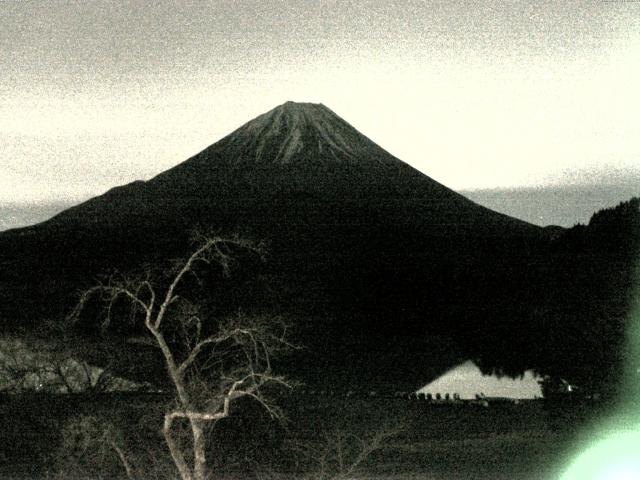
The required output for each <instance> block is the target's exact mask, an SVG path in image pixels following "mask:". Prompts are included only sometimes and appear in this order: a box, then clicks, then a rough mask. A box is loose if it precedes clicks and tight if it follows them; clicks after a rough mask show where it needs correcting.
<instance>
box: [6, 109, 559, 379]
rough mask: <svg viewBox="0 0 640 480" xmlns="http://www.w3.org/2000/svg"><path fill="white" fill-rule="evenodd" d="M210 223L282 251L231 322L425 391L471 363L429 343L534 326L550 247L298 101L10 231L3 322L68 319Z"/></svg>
mask: <svg viewBox="0 0 640 480" xmlns="http://www.w3.org/2000/svg"><path fill="white" fill-rule="evenodd" d="M196 226H200V227H204V228H208V229H210V228H213V229H216V230H217V231H219V232H240V233H241V234H243V235H246V236H250V237H253V238H256V239H262V240H266V241H267V242H268V244H269V255H268V262H267V264H266V266H264V267H256V266H252V267H251V270H250V272H251V273H248V274H246V275H245V276H244V277H242V276H240V278H238V279H235V280H233V282H235V283H233V282H232V283H233V285H232V286H231V287H229V292H228V294H226V296H225V298H224V301H223V300H220V301H219V302H218V304H217V306H216V308H217V310H216V311H217V312H218V313H224V312H225V311H230V310H233V309H234V308H238V307H242V308H246V309H252V310H270V311H276V312H282V313H284V314H286V315H288V316H290V317H291V318H293V319H294V321H295V323H296V325H297V327H298V330H297V331H298V335H299V341H300V343H302V344H303V345H305V346H306V347H307V348H306V350H305V351H304V353H303V354H300V356H299V358H297V359H296V361H295V362H294V364H293V366H290V367H291V368H292V369H293V370H294V373H296V374H298V375H299V376H302V377H304V378H305V379H306V380H307V381H316V382H321V383H322V382H329V383H332V384H335V383H339V382H344V383H349V384H351V383H353V382H360V383H364V384H370V383H381V384H384V383H390V382H391V383H394V382H395V383H397V384H405V385H411V386H412V387H414V386H415V387H418V386H420V385H423V384H424V383H426V382H427V381H428V380H430V376H431V375H432V373H429V372H432V371H435V370H441V369H442V366H443V365H444V366H448V365H451V364H453V363H454V362H455V361H457V360H458V359H459V358H460V357H461V356H463V355H464V352H461V351H459V350H458V349H457V348H456V347H455V342H454V343H453V344H451V345H452V346H450V347H447V348H444V349H443V348H442V346H443V345H449V343H447V342H446V341H440V340H436V341H432V340H430V339H440V338H442V337H443V336H445V337H453V338H456V339H457V343H461V344H465V343H466V342H464V341H462V342H461V341H460V340H465V339H466V340H468V339H469V338H473V337H474V336H476V337H477V336H478V335H482V332H486V331H487V328H491V329H493V330H496V331H500V329H501V328H507V327H506V326H508V328H510V329H513V328H514V318H516V319H520V321H521V322H523V328H524V326H525V323H526V322H527V321H528V320H527V315H526V314H524V313H523V312H526V311H527V310H528V309H530V308H533V307H534V306H535V305H536V303H539V301H540V299H539V298H536V295H537V294H538V293H539V292H538V290H536V288H531V287H532V283H531V282H532V279H534V280H535V282H537V283H536V285H543V284H544V283H545V279H544V274H543V273H541V271H542V270H541V268H542V269H543V267H544V265H545V262H546V261H547V259H548V258H547V256H546V255H547V253H546V252H547V247H548V244H549V242H550V236H551V235H550V234H549V232H548V231H547V230H545V229H543V228H540V227H537V226H533V225H531V224H528V223H526V222H522V221H520V220H517V219H514V218H511V217H508V216H506V215H503V214H499V213H497V212H493V211H491V210H489V209H486V208H484V207H481V206H479V205H477V204H475V203H473V202H471V201H470V200H468V199H466V198H464V197H463V196H461V195H459V194H457V193H455V192H453V191H452V190H450V189H448V188H446V187H444V186H443V185H441V184H439V183H438V182H436V181H435V180H433V179H431V178H429V177H427V176H426V175H423V174H422V173H420V172H418V171H417V170H415V169H413V168H411V167H410V166H408V165H407V164H405V163H403V162H401V161H400V160H398V159H397V158H395V157H393V156H392V155H391V154H389V153H388V152H386V151H385V150H383V149H382V148H380V147H379V146H377V145H376V144H375V143H373V142H372V141H371V140H369V139H368V138H366V137H365V136H363V135H361V134H360V133H358V132H357V130H355V129H354V128H353V127H351V126H350V125H349V124H348V123H346V122H345V121H344V120H342V119H341V118H339V117H338V116H337V115H335V114H334V113H333V112H331V111H330V110H329V109H327V108H326V107H324V106H322V105H314V104H295V103H291V102H288V103H286V104H284V105H281V106H279V107H277V108H275V109H273V110H271V111H270V112H267V113H265V114H264V115H261V116H259V117H257V118H256V119H254V120H252V121H250V122H249V123H247V124H245V125H244V126H242V127H240V128H239V129H237V130H236V131H234V132H232V133H231V134H229V135H228V136H227V137H225V138H223V139H222V140H220V141H219V142H217V143H215V144H213V145H212V146H210V147H208V148H207V149H205V150H203V151H202V152H200V153H199V154H197V155H195V156H194V157H192V158H190V159H188V160H186V161H185V162H183V163H181V164H179V165H177V166H176V167H174V168H172V169H170V170H168V171H166V172H163V173H161V174H160V175H158V176H156V177H155V178H152V179H151V180H149V181H147V182H134V183H131V184H129V185H125V186H122V187H117V188H114V189H112V190H111V191H109V192H107V193H106V194H104V195H102V196H99V197H96V198H93V199H91V200H89V201H87V202H85V203H83V204H81V205H78V206H76V207H73V208H71V209H68V210H66V211H64V212H62V213H61V214H59V215H57V216H56V217H54V218H52V219H51V220H49V221H47V222H44V223H42V224H39V225H37V226H34V227H29V228H26V229H20V230H14V231H10V232H5V233H3V234H0V247H1V253H0V255H1V257H0V261H1V262H2V266H3V270H2V273H0V287H1V289H2V290H1V291H2V292H3V294H4V301H3V303H2V305H1V306H0V308H1V309H2V311H1V312H0V313H1V314H2V318H3V319H5V322H7V319H15V322H14V323H16V322H20V323H22V324H26V325H31V326H34V325H37V323H38V322H39V321H40V320H41V319H42V318H45V317H51V316H54V317H55V316H58V317H60V316H62V315H64V313H65V312H66V311H68V309H69V308H70V306H71V304H72V303H73V301H74V298H75V297H74V294H75V292H76V291H77V289H78V288H82V287H86V286H88V285H90V284H91V283H92V282H94V281H95V280H94V279H95V276H96V275H98V274H99V273H101V272H105V271H108V270H110V269H113V268H116V269H118V270H120V271H128V270H132V269H135V268H138V267H140V266H141V265H143V264H149V263H151V264H162V262H164V261H166V260H167V259H170V258H175V257H176V256H179V255H181V254H184V253H185V252H186V251H187V249H188V239H189V235H190V232H191V230H192V229H193V228H194V227H196ZM558 234H559V233H558V232H555V233H554V235H556V236H557V235H558ZM532 272H534V273H532ZM242 288H249V290H250V291H251V292H252V293H251V295H246V294H244V295H243V294H241V293H240V291H241V289H242ZM540 288H542V287H540ZM532 292H537V293H536V294H533V293H532ZM34 300H35V301H34ZM502 326H504V327H502ZM503 333H505V332H503ZM505 335H506V334H505ZM425 350H427V351H428V352H429V353H427V354H425ZM327 372H330V373H327Z"/></svg>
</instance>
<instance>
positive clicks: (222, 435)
mask: <svg viewBox="0 0 640 480" xmlns="http://www.w3.org/2000/svg"><path fill="white" fill-rule="evenodd" d="M167 401H168V398H167V396H164V395H157V394H155V395H153V394H110V395H99V396H86V395H47V394H33V395H20V396H17V395H5V396H2V397H0V419H1V420H0V421H1V422H2V424H1V428H2V443H1V445H0V458H2V463H0V465H2V466H1V467H0V477H1V478H15V479H31V478H38V479H40V478H42V479H46V478H49V479H51V478H114V479H117V478H123V479H124V478H127V475H126V471H125V469H124V468H123V465H122V463H121V462H120V461H119V459H118V458H117V455H116V453H115V452H114V451H112V450H111V449H108V448H107V449H101V448H100V447H99V445H97V444H96V443H95V442H94V443H91V442H89V441H87V439H86V437H83V435H82V434H80V433H79V431H78V430H74V429H73V428H72V427H73V425H76V426H77V425H78V421H79V419H83V418H85V419H86V418H94V419H99V421H100V422H104V423H107V422H108V423H111V424H112V425H113V426H114V431H117V432H118V436H119V437H118V438H117V441H118V442H119V445H120V446H121V448H122V450H123V451H125V452H126V455H127V456H128V458H129V459H130V463H131V468H132V469H135V471H136V472H137V473H138V474H139V475H140V477H137V478H145V479H146V478H154V479H155V478H158V479H168V478H177V471H175V467H174V466H173V465H172V463H171V461H170V457H169V452H168V450H167V447H166V445H165V443H164V440H163V438H162V433H161V428H162V425H161V423H162V421H161V420H162V415H161V412H162V411H163V409H164V408H165V406H166V403H167ZM279 403H280V404H281V405H282V407H283V411H284V413H285V417H286V420H285V421H275V420H272V419H271V418H270V417H269V416H268V415H267V414H266V413H265V411H264V409H262V408H260V407H259V406H258V405H255V404H252V402H251V401H247V402H244V403H242V404H241V405H238V408H237V410H236V411H234V415H232V416H231V417H229V418H227V419H224V420H222V421H220V422H219V423H218V424H216V426H215V428H214V429H212V430H210V431H209V432H208V436H209V446H208V449H209V452H208V458H209V459H210V463H211V466H212V469H211V470H212V471H214V472H216V474H215V475H214V476H213V477H212V478H227V479H232V478H233V479H238V478H256V479H276V478H296V479H299V478H318V479H322V478H324V479H329V478H342V477H339V476H332V475H333V474H335V473H336V472H337V469H338V466H337V462H338V455H342V456H343V458H344V461H345V462H347V461H353V459H354V458H355V457H356V456H357V455H358V454H359V453H360V452H361V450H362V449H363V448H364V449H365V450H366V449H367V448H369V447H370V446H372V445H373V444H375V442H376V436H377V438H378V439H380V440H381V441H380V444H379V445H377V447H378V448H375V449H373V451H371V452H369V454H368V455H366V458H364V459H363V461H362V462H361V463H360V464H359V465H357V468H356V469H355V472H353V473H357V477H356V478H380V479H407V478H423V479H424V478H427V479H532V480H533V479H547V478H549V479H551V478H556V474H557V472H558V468H560V467H561V466H562V465H563V464H564V463H565V461H566V458H567V456H568V455H569V453H570V452H571V451H572V450H573V445H574V443H575V442H576V441H578V440H579V439H578V437H577V433H578V432H579V431H580V430H581V428H582V427H583V426H584V425H585V418H584V414H585V412H586V410H585V406H584V405H578V404H574V405H572V406H571V407H566V406H565V407H566V408H563V409H561V410H558V409H554V408H550V407H549V406H548V405H547V406H545V404H544V403H543V402H542V401H529V402H523V403H520V404H511V403H502V404H492V405H490V406H489V407H482V406H480V405H475V404H471V403H466V404H464V403H460V404H442V405H434V404H431V405H430V404H427V403H425V402H418V401H409V400H406V399H397V398H382V397H378V398H338V397H330V396H324V397H323V396H316V397H309V396H297V395H294V394H291V395H289V396H286V397H284V398H281V399H280V401H279ZM374 446H376V445H374ZM340 449H341V450H342V451H341V452H339V451H338V450H340ZM323 474H324V476H323Z"/></svg>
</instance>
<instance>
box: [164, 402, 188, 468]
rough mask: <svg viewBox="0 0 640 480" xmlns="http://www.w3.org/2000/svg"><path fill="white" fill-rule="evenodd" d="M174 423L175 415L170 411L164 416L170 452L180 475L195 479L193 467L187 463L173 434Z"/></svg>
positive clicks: (165, 436)
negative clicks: (192, 471)
mask: <svg viewBox="0 0 640 480" xmlns="http://www.w3.org/2000/svg"><path fill="white" fill-rule="evenodd" d="M172 424H173V415H172V414H171V413H168V414H166V415H165V416H164V427H163V429H162V432H163V433H164V439H165V441H166V442H167V446H168V447H169V453H171V458H172V459H173V463H175V465H176V467H177V468H178V472H179V473H180V477H181V478H182V480H193V475H192V473H191V469H190V468H189V466H188V465H187V462H186V461H185V459H184V455H183V454H182V451H181V450H180V447H179V446H178V444H176V441H175V440H174V438H173V437H172V436H171V426H172Z"/></svg>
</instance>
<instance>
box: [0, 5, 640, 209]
mask: <svg viewBox="0 0 640 480" xmlns="http://www.w3.org/2000/svg"><path fill="white" fill-rule="evenodd" d="M0 66H1V67H0V202H23V201H26V202H33V201H51V200H56V201H57V200H67V199H82V198H86V197H88V196H92V195H96V194H99V193H102V192H104V191H105V190H107V189H109V188H111V187H113V186H115V185H119V184H122V183H126V182H129V181H132V180H135V179H147V178H149V177H151V176H153V175H155V174H157V173H159V172H161V171H163V170H165V169H167V168H169V167H171V166H173V165H175V164H177V163H179V162H180V161H182V160H185V159H186V158H187V157H189V156H190V155H192V154H194V153H196V152H198V151H199V150H201V149H202V148H204V147H206V146H207V145H209V144H211V143H214V142H215V141H217V140H218V139H219V138H221V137H222V136H223V135H225V134H226V133H228V132H230V131H231V130H233V129H235V128H236V127H238V126H239V125H241V124H242V123H244V122H246V121H248V120H250V119H251V118H253V117H255V116H256V115H258V114H259V113H262V112H264V111H266V110H269V109H271V108H273V107H274V106H276V105H278V104H280V103H283V102H284V101H286V100H295V101H312V102H322V103H324V104H325V105H327V106H328V107H329V108H331V109H332V110H334V111H335V112H336V113H338V114H339V115H341V116H342V117H343V118H345V119H346V120H347V121H348V122H350V123H351V124H352V125H354V126H355V127H356V128H357V129H359V130H360V131H361V132H363V133H365V134H366V135H368V136H369V137H370V138H372V139H373V140H374V141H376V142H377V143H378V144H380V145H381V146H382V147H384V148H386V149H387V150H389V151H390V152H391V153H393V154H394V155H396V156H398V157H399V158H401V159H402V160H405V161H406V162H408V163H410V164H411V165H413V166H415V167H416V168H418V169H420V170H422V171H423V172H424V173H426V174H428V175H430V176H431V177H433V178H435V179H437V180H438V181H440V182H442V183H444V184H445V185H448V186H450V187H452V188H454V189H469V188H489V187H512V186H516V187H518V186H532V185H539V184H556V185H563V184H567V183H575V182H585V183H598V182H601V181H602V179H603V178H605V179H606V178H611V177H612V176H613V177H617V178H620V177H625V176H627V175H631V174H632V171H634V170H635V172H636V174H637V172H639V171H640V122H638V121H637V114H638V112H640V88H638V85H640V1H638V2H637V1H629V0H626V1H615V0H614V1H607V0H592V1H571V0H558V1H537V2H524V1H508V0H500V1H470V0H469V1H457V2H456V1H451V0H443V1H417V0H407V1H395V2H393V1H385V2H381V1H378V0H375V1H367V0H365V1H337V0H334V1H307V0H304V1H301V0H292V1H274V0H259V1H258V0H257V1H252V2H248V1H237V0H233V1H232V0H229V1H197V0H184V1H173V2H151V1H112V0H103V1H97V0H96V1H87V0H76V1H72V0H46V1H45V0H22V1H19V0H4V1H0Z"/></svg>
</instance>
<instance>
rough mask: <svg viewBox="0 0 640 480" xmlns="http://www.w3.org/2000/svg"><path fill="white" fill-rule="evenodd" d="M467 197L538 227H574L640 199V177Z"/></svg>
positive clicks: (469, 193)
mask: <svg viewBox="0 0 640 480" xmlns="http://www.w3.org/2000/svg"><path fill="white" fill-rule="evenodd" d="M460 193H462V194H463V195H464V196H465V197H467V198H469V199H471V200H473V201H474V202H476V203H479V204H480V205H483V206H485V207H487V208H491V209H492V210H496V211H498V212H502V213H505V214H507V215H510V216H512V217H516V218H520V219H522V220H525V221H527V222H530V223H533V224H534V225H540V226H546V225H559V226H561V227H566V228H570V227H573V226H574V225H576V224H578V223H581V224H587V223H589V219H590V218H591V215H593V213H594V212H596V211H598V210H602V209H603V208H608V207H611V206H612V205H617V204H618V203H620V202H622V201H625V200H629V199H630V198H632V197H638V196H640V178H630V179H629V180H628V181H627V180H626V181H624V182H621V181H618V182H610V181H609V182H608V181H603V182H602V183H600V184H597V185H580V184H578V185H566V186H545V187H538V188H532V187H527V188H509V189H506V188H495V189H486V190H465V191H462V192H460Z"/></svg>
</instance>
